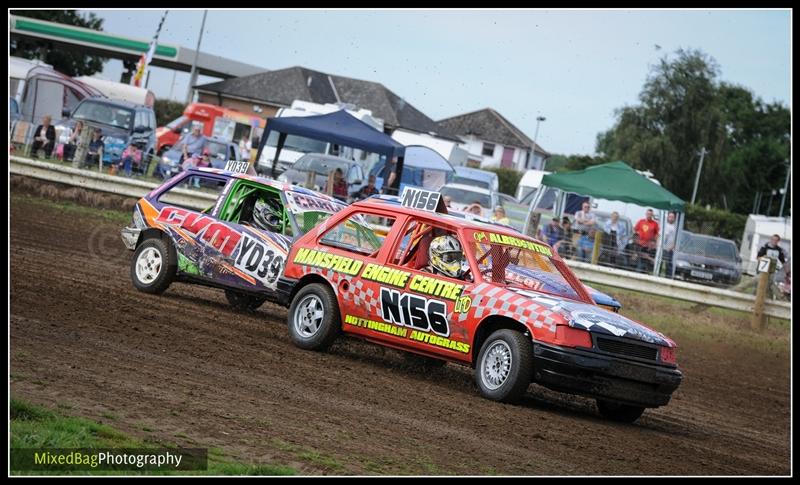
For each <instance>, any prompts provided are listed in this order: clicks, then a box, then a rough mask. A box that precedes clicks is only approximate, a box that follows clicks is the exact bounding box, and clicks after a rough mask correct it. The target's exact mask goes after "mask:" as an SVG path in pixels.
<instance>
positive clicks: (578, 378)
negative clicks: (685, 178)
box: [278, 189, 682, 422]
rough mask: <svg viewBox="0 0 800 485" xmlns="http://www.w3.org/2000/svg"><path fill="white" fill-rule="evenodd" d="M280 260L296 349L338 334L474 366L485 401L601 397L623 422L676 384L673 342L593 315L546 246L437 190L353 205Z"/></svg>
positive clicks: (624, 321)
mask: <svg viewBox="0 0 800 485" xmlns="http://www.w3.org/2000/svg"><path fill="white" fill-rule="evenodd" d="M287 261H288V262H287V265H286V268H285V271H284V274H283V276H282V277H281V278H280V279H279V282H278V290H279V291H280V292H282V293H283V295H285V298H286V301H287V302H288V303H289V304H290V308H289V316H288V326H289V332H290V335H291V338H292V341H293V342H294V343H295V345H297V346H299V347H301V348H304V349H311V350H322V349H325V348H327V347H328V346H329V345H330V344H331V343H332V342H333V341H334V339H335V338H336V337H337V335H339V334H340V333H341V332H342V331H344V332H345V333H347V334H350V335H353V336H358V337H362V338H365V339H367V340H369V341H372V342H376V343H379V344H382V345H386V346H389V347H393V348H397V349H402V350H405V351H409V352H413V353H415V354H418V355H421V356H424V357H426V358H427V359H426V360H428V361H434V362H455V363H459V364H463V365H469V366H472V367H473V368H474V369H475V382H476V383H477V385H478V388H479V389H480V392H481V394H483V395H484V396H485V397H487V398H489V399H493V400H497V401H503V402H515V401H518V400H519V399H520V398H521V397H522V395H523V394H524V393H525V391H526V390H527V388H528V385H529V384H530V383H531V382H536V383H539V384H542V385H544V386H547V387H549V388H552V389H555V390H558V391H562V392H568V393H573V394H582V395H586V396H590V397H593V398H596V400H597V406H598V409H599V411H600V413H601V414H603V415H604V416H606V417H608V418H610V419H614V420H618V421H625V422H632V421H635V420H636V419H637V418H638V417H639V416H640V415H641V414H642V412H643V411H644V409H645V408H647V407H658V406H663V405H665V404H667V403H668V402H669V400H670V397H671V395H672V393H673V391H675V389H677V387H678V386H679V384H680V382H681V380H682V374H681V372H680V371H679V370H678V368H677V365H676V361H675V347H676V345H675V343H674V342H673V341H672V340H670V339H669V338H667V337H665V336H664V335H663V334H661V333H659V332H657V331H655V330H652V329H650V328H648V327H646V326H644V325H642V324H640V323H637V322H634V321H632V320H630V319H628V318H626V317H624V316H622V315H619V314H617V313H614V312H611V311H608V310H606V309H604V308H601V307H600V306H598V305H596V304H595V302H594V301H593V300H592V298H591V296H590V295H589V293H588V292H587V290H586V288H585V287H584V285H583V284H582V283H581V282H580V281H579V280H578V278H577V277H576V276H575V275H574V274H573V273H572V271H571V270H570V269H569V268H568V267H567V265H566V264H565V263H564V262H563V260H561V258H560V257H559V256H558V254H557V253H556V252H555V251H553V250H552V248H551V247H550V246H548V245H547V244H545V243H542V242H540V241H537V240H534V239H531V238H528V237H525V236H522V235H521V234H520V233H518V232H516V231H514V230H513V229H511V228H508V229H505V228H502V227H499V226H496V225H489V224H485V223H481V222H478V221H471V220H466V219H464V218H458V217H454V216H450V215H447V214H446V209H445V208H444V204H443V203H442V202H441V197H440V195H439V194H438V193H435V192H426V191H421V190H414V189H406V191H405V192H404V193H403V195H402V196H401V197H400V198H397V197H386V196H375V197H372V198H370V199H366V200H364V201H361V202H357V203H355V204H353V205H351V206H349V207H348V208H347V209H345V210H343V211H341V212H339V213H337V214H335V215H333V216H332V217H331V218H329V219H328V220H326V221H324V222H323V223H322V224H321V225H319V226H318V227H316V228H314V229H313V230H312V231H310V232H309V233H307V234H305V235H304V236H303V237H301V238H299V239H298V240H297V241H296V243H295V244H294V245H293V246H292V249H291V251H290V253H289V255H288V257H287Z"/></svg>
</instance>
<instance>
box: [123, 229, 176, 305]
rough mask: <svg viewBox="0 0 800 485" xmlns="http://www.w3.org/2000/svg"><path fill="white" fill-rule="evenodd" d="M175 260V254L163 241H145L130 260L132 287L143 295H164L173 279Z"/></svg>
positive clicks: (154, 239) (155, 239)
mask: <svg viewBox="0 0 800 485" xmlns="http://www.w3.org/2000/svg"><path fill="white" fill-rule="evenodd" d="M176 259H177V257H176V255H175V252H174V251H171V248H170V246H169V244H168V243H166V242H165V241H164V240H162V239H159V238H151V239H147V240H145V241H144V242H142V244H140V245H139V247H137V248H136V251H135V252H134V253H133V259H132V260H131V280H132V281H133V286H135V287H136V289H137V290H139V291H143V292H145V293H153V294H156V295H160V294H161V293H164V291H166V289H167V288H169V285H170V283H172V280H173V279H174V278H175V272H176V270H177V261H176Z"/></svg>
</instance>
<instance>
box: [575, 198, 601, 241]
mask: <svg viewBox="0 0 800 485" xmlns="http://www.w3.org/2000/svg"><path fill="white" fill-rule="evenodd" d="M595 222H596V219H595V216H594V212H592V210H591V206H590V205H589V201H588V200H587V201H584V202H583V204H581V210H579V211H578V212H576V213H575V231H576V232H577V233H578V234H581V235H582V234H584V233H587V232H589V230H590V229H593V228H594V224H595Z"/></svg>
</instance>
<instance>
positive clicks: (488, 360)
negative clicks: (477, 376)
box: [481, 340, 511, 390]
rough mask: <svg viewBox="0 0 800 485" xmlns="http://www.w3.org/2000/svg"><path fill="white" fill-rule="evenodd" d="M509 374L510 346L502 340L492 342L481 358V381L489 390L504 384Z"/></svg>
mask: <svg viewBox="0 0 800 485" xmlns="http://www.w3.org/2000/svg"><path fill="white" fill-rule="evenodd" d="M510 374H511V347H509V346H508V344H507V343H505V342H503V341H502V340H498V341H495V342H492V343H491V344H490V346H489V348H488V349H487V350H486V352H485V353H484V354H483V359H481V381H482V382H483V385H484V386H486V387H487V388H488V389H490V390H495V389H497V388H499V387H500V386H502V385H503V384H505V382H506V380H508V376H509V375H510Z"/></svg>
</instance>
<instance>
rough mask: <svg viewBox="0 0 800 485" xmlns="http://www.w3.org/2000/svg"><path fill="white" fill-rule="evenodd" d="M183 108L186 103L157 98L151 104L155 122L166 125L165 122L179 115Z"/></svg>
mask: <svg viewBox="0 0 800 485" xmlns="http://www.w3.org/2000/svg"><path fill="white" fill-rule="evenodd" d="M185 108H186V105H185V104H183V103H181V102H179V101H172V100H170V99H157V100H156V102H155V104H154V105H153V110H154V111H155V112H156V124H157V125H158V126H166V124H167V123H169V122H170V121H172V120H174V119H176V118H178V117H179V116H181V115H182V114H183V110H184V109H185Z"/></svg>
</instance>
